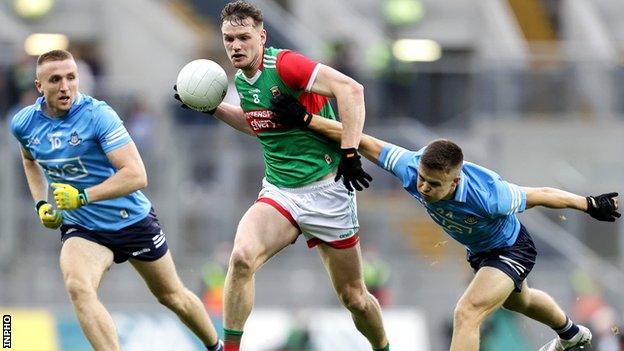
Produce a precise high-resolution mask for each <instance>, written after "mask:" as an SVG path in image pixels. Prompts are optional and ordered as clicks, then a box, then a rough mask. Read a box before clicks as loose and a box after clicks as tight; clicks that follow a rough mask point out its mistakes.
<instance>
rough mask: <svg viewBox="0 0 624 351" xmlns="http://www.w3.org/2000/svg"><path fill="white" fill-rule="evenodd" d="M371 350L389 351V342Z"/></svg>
mask: <svg viewBox="0 0 624 351" xmlns="http://www.w3.org/2000/svg"><path fill="white" fill-rule="evenodd" d="M373 351H390V343H387V344H386V346H384V347H382V348H380V349H373Z"/></svg>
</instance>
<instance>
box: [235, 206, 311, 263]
mask: <svg viewBox="0 0 624 351" xmlns="http://www.w3.org/2000/svg"><path fill="white" fill-rule="evenodd" d="M298 235H299V229H298V228H297V227H295V226H294V225H293V224H292V223H291V222H290V220H288V219H287V218H286V217H284V215H283V214H282V213H280V212H279V211H278V210H277V209H276V208H275V207H273V206H271V205H269V204H266V203H263V202H256V203H255V204H253V205H252V206H251V207H250V208H249V209H248V210H247V212H246V213H245V215H243V218H241V220H240V222H239V224H238V229H237V230H236V237H235V239H234V247H233V254H238V255H243V256H245V259H250V260H253V261H255V263H256V264H257V265H258V266H259V265H262V264H263V263H264V262H266V261H267V260H268V259H269V258H271V257H272V256H273V255H275V254H276V253H277V252H279V251H280V250H282V249H283V248H285V247H286V246H288V245H290V244H291V243H293V242H294V241H295V240H296V239H297V236H298Z"/></svg>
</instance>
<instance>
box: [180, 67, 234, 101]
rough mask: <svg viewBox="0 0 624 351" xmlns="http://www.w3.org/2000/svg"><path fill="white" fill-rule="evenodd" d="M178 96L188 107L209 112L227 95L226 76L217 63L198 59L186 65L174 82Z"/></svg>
mask: <svg viewBox="0 0 624 351" xmlns="http://www.w3.org/2000/svg"><path fill="white" fill-rule="evenodd" d="M176 85H177V89H178V94H179V95H180V99H182V102H183V103H184V104H185V105H187V106H188V107H190V108H192V109H194V110H197V111H200V112H206V111H210V110H212V109H214V108H216V107H217V106H219V104H220V103H221V101H223V98H224V97H225V94H226V93H227V87H228V81H227V75H226V74H225V71H224V70H223V68H222V67H221V66H219V64H218V63H216V62H214V61H211V60H205V59H199V60H195V61H191V62H189V63H187V64H186V65H185V66H184V67H182V69H181V70H180V73H178V79H177V80H176Z"/></svg>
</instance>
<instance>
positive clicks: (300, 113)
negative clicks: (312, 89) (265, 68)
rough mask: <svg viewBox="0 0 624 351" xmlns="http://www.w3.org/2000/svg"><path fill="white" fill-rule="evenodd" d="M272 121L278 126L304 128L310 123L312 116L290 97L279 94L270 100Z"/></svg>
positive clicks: (297, 101)
mask: <svg viewBox="0 0 624 351" xmlns="http://www.w3.org/2000/svg"><path fill="white" fill-rule="evenodd" d="M269 110H271V111H272V112H273V121H274V122H275V123H278V124H282V125H285V126H292V127H300V128H305V127H307V126H308V125H309V124H310V121H312V114H311V113H310V112H308V111H306V108H305V106H303V104H301V103H300V102H299V100H297V99H296V98H294V97H292V96H290V95H284V94H280V95H277V96H274V97H272V98H271V107H269Z"/></svg>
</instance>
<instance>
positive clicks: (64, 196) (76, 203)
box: [51, 183, 89, 210]
mask: <svg viewBox="0 0 624 351" xmlns="http://www.w3.org/2000/svg"><path fill="white" fill-rule="evenodd" d="M51 185H52V188H54V201H56V207H58V208H60V209H61V210H75V209H77V208H79V207H81V206H84V205H86V204H88V203H89V198H88V197H87V193H85V191H84V190H82V189H76V188H74V187H73V186H71V185H69V184H62V183H52V184H51Z"/></svg>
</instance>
